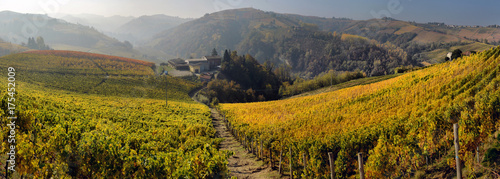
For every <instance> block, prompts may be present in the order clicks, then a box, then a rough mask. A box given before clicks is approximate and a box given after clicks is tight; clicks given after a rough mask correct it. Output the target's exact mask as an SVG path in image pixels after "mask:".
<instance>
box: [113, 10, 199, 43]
mask: <svg viewBox="0 0 500 179" xmlns="http://www.w3.org/2000/svg"><path fill="white" fill-rule="evenodd" d="M190 20H192V19H186V18H180V17H172V16H167V15H163V14H157V15H150V16H140V17H138V18H135V19H132V20H130V21H129V22H127V23H125V24H123V25H121V26H119V27H117V28H116V31H115V32H114V33H116V34H117V35H122V36H124V35H125V36H128V37H129V38H130V39H129V40H130V41H132V42H136V43H137V42H138V43H140V42H144V41H146V40H150V39H151V38H152V37H153V35H155V34H158V33H160V32H162V31H164V30H168V29H170V28H173V27H176V26H178V25H180V24H182V23H185V22H188V21H190Z"/></svg>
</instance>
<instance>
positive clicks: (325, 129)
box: [221, 48, 500, 178]
mask: <svg viewBox="0 0 500 179" xmlns="http://www.w3.org/2000/svg"><path fill="white" fill-rule="evenodd" d="M499 56H500V48H497V49H495V50H490V51H486V52H483V53H481V54H478V55H475V56H472V57H465V58H463V59H460V60H455V61H452V62H447V63H443V64H437V65H434V66H432V67H429V68H426V69H423V70H419V71H415V72H411V73H408V74H405V75H402V76H399V77H396V78H392V79H389V80H385V81H381V82H378V83H373V84H369V85H361V86H355V87H351V88H345V89H341V90H337V91H333V92H327V93H322V94H317V95H312V96H306V97H299V98H292V99H287V100H280V101H272V102H262V103H245V104H222V105H221V108H222V111H223V112H225V113H226V114H227V117H228V119H229V121H230V122H231V124H233V126H234V129H235V130H236V131H238V133H240V134H245V135H247V136H248V137H250V138H255V139H258V140H264V143H265V144H268V145H269V146H270V147H271V149H272V150H274V152H275V153H274V154H273V155H274V156H276V155H278V154H279V148H280V146H281V145H284V146H285V147H286V148H288V147H292V148H293V149H294V150H295V151H297V152H298V153H299V154H300V153H303V152H306V153H307V154H308V156H310V160H309V161H308V162H309V164H308V168H306V169H305V170H304V171H303V172H306V173H307V174H308V176H311V175H314V176H317V177H320V176H323V177H324V176H327V175H328V170H327V167H326V166H327V165H328V164H327V163H328V160H327V158H326V152H333V154H334V156H335V160H336V161H335V170H336V171H335V172H336V174H337V175H339V176H342V177H347V176H350V175H355V174H356V166H357V165H356V153H357V152H363V153H365V154H366V155H367V157H366V160H367V165H366V166H365V170H366V171H367V174H368V175H369V176H371V177H374V178H379V177H383V176H391V177H398V176H399V177H401V176H403V175H404V174H405V173H406V176H408V174H410V175H413V174H415V173H414V172H415V170H417V169H419V168H421V166H423V165H424V164H425V156H428V157H429V160H430V161H431V162H434V161H444V162H445V163H446V165H444V166H443V167H444V168H441V169H440V170H443V171H453V169H450V168H452V166H453V163H454V159H453V158H454V157H453V155H445V154H444V152H443V151H447V150H449V149H451V148H452V146H453V143H452V141H453V135H452V127H451V126H452V123H455V122H456V121H457V119H460V121H459V124H460V126H461V127H460V135H461V141H460V145H461V152H460V157H461V159H463V160H464V161H465V166H466V167H467V168H468V171H471V169H473V168H474V163H473V162H474V153H475V149H476V146H478V145H479V144H480V143H481V142H486V141H487V138H488V137H489V136H491V134H492V133H493V132H494V131H495V130H497V128H498V127H499V125H500V124H499V122H498V116H499V115H500V111H499V109H500V90H499V88H498V86H499V84H500V77H498V75H497V74H498V73H499V71H500V57H499ZM285 150H288V149H285ZM366 155H365V156H366ZM481 155H483V154H481ZM403 171H405V172H403ZM300 172H302V171H300ZM449 174H450V175H453V173H449ZM483 174H484V173H483ZM466 175H469V176H470V175H471V173H470V172H469V173H466Z"/></svg>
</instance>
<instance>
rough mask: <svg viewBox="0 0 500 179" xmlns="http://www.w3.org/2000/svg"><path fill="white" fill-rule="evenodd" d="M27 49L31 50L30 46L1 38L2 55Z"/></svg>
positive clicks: (0, 54) (0, 49)
mask: <svg viewBox="0 0 500 179" xmlns="http://www.w3.org/2000/svg"><path fill="white" fill-rule="evenodd" d="M27 50H29V48H27V47H24V46H21V45H17V44H13V43H9V42H5V41H3V40H2V39H0V57H1V56H4V55H9V54H12V53H19V52H24V51H27Z"/></svg>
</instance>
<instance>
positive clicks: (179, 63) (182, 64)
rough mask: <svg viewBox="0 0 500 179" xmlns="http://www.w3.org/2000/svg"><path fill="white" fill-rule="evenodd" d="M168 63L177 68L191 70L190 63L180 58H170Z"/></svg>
mask: <svg viewBox="0 0 500 179" xmlns="http://www.w3.org/2000/svg"><path fill="white" fill-rule="evenodd" d="M168 65H169V66H171V67H172V68H175V69H176V70H189V65H188V63H187V62H186V61H185V60H183V59H180V58H177V59H172V60H169V61H168Z"/></svg>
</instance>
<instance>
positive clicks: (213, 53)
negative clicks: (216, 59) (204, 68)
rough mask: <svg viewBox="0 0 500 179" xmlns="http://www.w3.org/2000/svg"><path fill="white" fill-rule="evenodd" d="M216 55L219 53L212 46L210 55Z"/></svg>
mask: <svg viewBox="0 0 500 179" xmlns="http://www.w3.org/2000/svg"><path fill="white" fill-rule="evenodd" d="M217 55H219V54H218V53H217V50H215V48H214V49H213V50H212V56H217Z"/></svg>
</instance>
